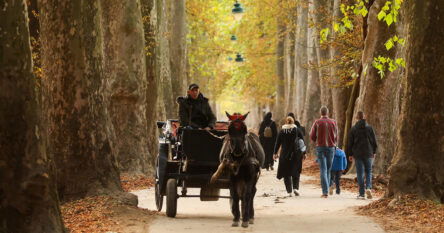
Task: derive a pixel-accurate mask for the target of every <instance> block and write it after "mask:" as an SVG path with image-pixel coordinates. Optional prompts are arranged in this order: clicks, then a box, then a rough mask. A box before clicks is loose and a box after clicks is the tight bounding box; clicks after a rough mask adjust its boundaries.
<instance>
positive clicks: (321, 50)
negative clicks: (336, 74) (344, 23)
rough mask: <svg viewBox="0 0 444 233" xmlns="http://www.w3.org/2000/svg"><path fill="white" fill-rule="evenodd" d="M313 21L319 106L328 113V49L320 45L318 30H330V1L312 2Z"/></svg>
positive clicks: (329, 96) (329, 90) (330, 108)
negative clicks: (324, 107) (325, 108)
mask: <svg viewBox="0 0 444 233" xmlns="http://www.w3.org/2000/svg"><path fill="white" fill-rule="evenodd" d="M313 8H314V9H313V12H314V17H313V21H314V23H315V28H314V29H313V30H315V34H314V35H313V36H314V38H315V46H316V56H317V62H316V64H317V66H318V67H319V68H318V71H319V83H320V85H321V105H325V106H327V107H328V108H329V110H330V112H332V110H333V102H332V94H331V85H330V83H329V77H330V72H331V71H330V66H327V65H326V64H328V63H329V61H330V48H329V46H326V45H321V43H320V35H319V33H320V32H319V30H318V28H330V31H332V30H331V28H332V27H331V24H330V23H329V22H328V19H327V17H328V16H330V15H331V0H314V1H313Z"/></svg>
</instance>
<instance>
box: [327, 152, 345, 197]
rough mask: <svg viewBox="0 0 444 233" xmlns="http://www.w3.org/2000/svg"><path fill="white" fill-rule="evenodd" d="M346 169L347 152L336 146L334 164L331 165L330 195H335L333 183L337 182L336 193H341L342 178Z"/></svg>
mask: <svg viewBox="0 0 444 233" xmlns="http://www.w3.org/2000/svg"><path fill="white" fill-rule="evenodd" d="M345 169H347V158H346V157H345V153H344V151H343V150H341V149H339V148H336V152H335V156H334V157H333V165H332V166H331V182H330V190H329V194H330V195H333V190H334V185H333V183H335V184H336V194H341V184H340V179H341V175H342V173H343V172H344V170H345Z"/></svg>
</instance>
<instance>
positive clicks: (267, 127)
mask: <svg viewBox="0 0 444 233" xmlns="http://www.w3.org/2000/svg"><path fill="white" fill-rule="evenodd" d="M272 116H273V114H272V113H271V112H267V113H266V114H265V116H264V119H263V121H262V122H261V124H260V126H259V140H260V142H261V145H262V148H264V152H265V162H264V166H263V168H265V169H267V171H268V170H269V169H271V170H273V169H274V168H273V166H274V160H273V150H274V144H275V142H276V137H277V127H276V123H275V122H274V121H273V120H272V119H271V117H272Z"/></svg>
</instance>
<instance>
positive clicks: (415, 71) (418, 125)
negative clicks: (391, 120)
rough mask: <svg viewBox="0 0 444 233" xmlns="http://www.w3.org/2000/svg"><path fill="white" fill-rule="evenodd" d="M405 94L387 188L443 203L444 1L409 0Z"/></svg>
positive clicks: (392, 192) (398, 192)
mask: <svg viewBox="0 0 444 233" xmlns="http://www.w3.org/2000/svg"><path fill="white" fill-rule="evenodd" d="M404 4H405V6H403V9H404V12H403V13H404V14H403V20H402V21H403V22H404V23H405V26H406V27H405V28H406V29H407V32H408V33H407V38H406V39H407V45H406V51H407V53H406V56H405V58H406V62H407V70H406V73H405V74H404V75H403V80H404V81H405V92H404V93H405V98H404V99H403V103H402V110H401V117H400V125H399V131H398V138H397V139H398V140H397V143H396V144H397V147H396V151H395V156H394V158H393V165H392V166H391V167H390V182H389V191H390V192H389V194H390V195H394V196H398V195H401V194H409V193H413V194H417V195H419V196H421V197H425V198H429V199H432V200H436V201H440V202H441V203H444V170H443V167H444V146H443V145H444V124H443V120H444V101H443V100H444V60H443V59H442V57H443V56H444V47H443V46H442V41H443V40H444V28H443V27H442V25H443V24H444V18H443V17H442V15H444V2H443V1H439V0H427V1H407V2H405V3H404Z"/></svg>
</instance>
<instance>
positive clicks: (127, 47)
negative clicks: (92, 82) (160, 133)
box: [101, 0, 148, 172]
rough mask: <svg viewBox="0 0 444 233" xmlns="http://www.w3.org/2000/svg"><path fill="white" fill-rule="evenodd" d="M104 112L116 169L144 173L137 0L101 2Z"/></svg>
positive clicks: (141, 53)
mask: <svg viewBox="0 0 444 233" xmlns="http://www.w3.org/2000/svg"><path fill="white" fill-rule="evenodd" d="M101 3H102V6H103V10H102V13H103V17H102V19H103V23H102V25H103V29H104V38H107V39H106V40H105V41H104V42H105V69H104V70H105V72H104V73H105V75H106V79H107V80H108V82H107V83H108V85H109V86H108V88H107V92H109V93H107V95H109V98H110V106H109V108H108V110H109V113H110V116H111V119H112V122H113V126H114V129H115V132H116V138H118V140H116V142H115V145H116V148H117V151H118V152H119V154H118V156H117V160H118V162H119V169H120V170H121V171H125V172H146V171H147V170H148V164H147V163H148V153H147V145H148V141H147V130H146V124H147V121H146V115H145V112H146V94H147V93H146V83H147V80H146V73H145V72H146V65H145V60H146V59H145V38H144V30H143V22H142V14H141V5H140V1H139V0H129V1H119V0H106V1H104V0H102V1H101Z"/></svg>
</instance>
